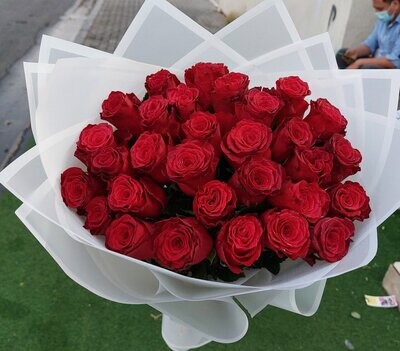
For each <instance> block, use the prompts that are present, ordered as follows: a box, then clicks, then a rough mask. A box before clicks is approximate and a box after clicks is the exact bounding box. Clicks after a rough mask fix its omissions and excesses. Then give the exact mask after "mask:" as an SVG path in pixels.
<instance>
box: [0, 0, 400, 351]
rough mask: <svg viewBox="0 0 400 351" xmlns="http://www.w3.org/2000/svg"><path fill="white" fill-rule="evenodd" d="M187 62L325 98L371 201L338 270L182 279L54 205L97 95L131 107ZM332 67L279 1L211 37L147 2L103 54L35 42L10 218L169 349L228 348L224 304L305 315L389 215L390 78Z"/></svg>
mask: <svg viewBox="0 0 400 351" xmlns="http://www.w3.org/2000/svg"><path fill="white" fill-rule="evenodd" d="M160 24H162V25H160ZM260 38H262V40H261V39H260ZM144 44H145V45H144ZM160 53H162V54H160ZM116 56H123V57H124V58H117V57H116ZM79 57H80V58H79ZM60 59H62V60H60ZM197 61H210V62H224V63H225V64H227V65H228V67H229V68H230V69H231V70H237V71H242V72H245V73H247V74H249V76H250V80H251V84H252V85H253V86H256V85H263V86H273V85H274V84H275V81H276V79H278V78H279V77H281V76H285V75H299V76H300V77H301V78H303V79H305V80H306V81H307V82H309V84H310V88H311V90H312V92H313V96H312V98H317V97H326V98H328V99H329V100H330V101H332V102H333V103H334V104H336V105H337V106H339V107H340V109H341V111H342V112H343V114H344V115H345V116H346V118H348V120H349V126H348V136H349V138H350V140H351V141H352V143H353V144H354V145H355V146H356V147H357V148H359V149H360V150H361V151H362V153H363V163H362V172H360V174H359V176H358V177H359V178H357V180H360V181H361V182H362V183H363V185H365V187H366V189H367V191H368V193H369V194H370V196H371V202H372V208H373V213H372V215H371V218H370V219H369V220H367V221H365V222H363V223H357V226H356V227H357V229H356V235H355V237H354V242H353V243H352V245H351V247H350V251H349V254H348V255H347V256H346V257H345V258H344V259H342V260H341V261H340V262H337V263H334V264H328V263H326V262H325V263H323V262H319V263H317V264H316V265H315V266H314V267H312V268H311V267H309V266H308V265H307V264H306V263H304V262H301V261H294V262H293V261H286V262H285V263H284V264H283V265H282V267H281V272H280V274H279V275H278V276H273V275H272V274H270V273H269V272H267V271H266V270H248V271H247V272H246V276H245V277H244V278H241V279H240V280H238V281H236V282H234V283H225V282H215V281H204V280H198V279H193V278H189V277H185V276H182V275H179V274H177V273H174V272H170V271H168V270H165V269H162V268H160V267H155V266H152V265H150V264H147V263H146V262H141V261H138V260H135V259H133V258H130V257H126V256H122V255H119V254H117V253H114V252H111V251H108V250H107V249H105V247H104V242H103V239H101V238H99V237H95V236H91V235H90V234H89V233H88V232H86V230H84V229H83V228H82V224H83V222H82V219H81V218H79V217H78V216H76V214H75V213H73V211H70V210H69V209H67V208H66V207H65V206H64V205H63V203H62V201H61V199H60V195H59V194H60V192H59V175H60V173H61V172H62V170H63V169H65V168H67V167H69V166H73V165H76V166H79V165H80V163H79V161H77V160H76V159H74V157H73V156H72V155H73V151H74V148H75V141H76V139H77V137H78V135H79V132H80V130H81V129H82V127H83V126H85V125H86V124H87V123H98V122H99V121H100V119H99V108H100V105H101V102H102V101H103V100H104V99H105V98H106V96H107V95H108V93H109V92H110V91H111V90H122V91H134V92H135V93H136V94H137V95H138V96H139V97H142V96H143V95H144V88H143V82H144V79H145V77H146V76H147V75H148V74H150V73H154V72H155V71H157V70H158V69H159V68H160V66H162V67H170V69H171V70H172V71H173V72H174V73H176V74H177V75H178V76H179V77H182V74H183V72H182V71H183V70H184V69H185V68H187V67H189V66H191V65H192V64H194V63H195V62H197ZM140 62H142V63H140ZM336 68H337V67H336V61H335V57H334V53H333V49H332V46H331V45H330V40H329V36H328V35H327V34H323V35H319V36H316V37H313V38H310V39H308V40H305V41H300V38H299V36H298V34H297V32H296V29H295V27H294V25H293V22H292V20H291V19H290V17H289V15H288V12H287V10H286V9H285V7H284V5H283V3H282V1H280V0H269V1H264V2H262V3H260V4H259V5H258V6H256V7H255V8H253V10H251V11H249V12H247V13H246V14H245V15H243V16H241V17H239V18H238V19H237V20H235V21H234V22H232V23H231V24H229V25H228V26H226V27H225V28H223V29H222V30H221V31H219V32H218V33H217V34H216V35H215V36H213V35H212V34H210V33H209V32H208V31H206V30H205V29H204V28H202V27H200V26H199V25H198V24H196V23H195V22H193V21H192V20H191V19H190V18H188V17H187V16H185V15H184V14H183V13H181V12H180V11H179V10H177V9H175V8H174V7H173V6H172V5H171V4H169V3H168V2H166V1H164V0H147V1H146V2H145V4H144V5H143V7H142V8H141V10H140V12H139V13H138V15H137V16H136V17H135V19H134V21H133V22H132V24H131V26H130V27H129V29H128V31H127V32H126V34H125V35H124V37H123V39H122V40H121V42H120V44H119V45H118V47H117V49H116V51H115V54H114V55H111V54H107V53H104V52H101V51H99V50H95V49H91V48H86V47H84V46H81V45H78V44H75V43H70V42H66V41H62V40H59V39H56V38H51V37H44V38H43V40H42V45H41V51H40V56H39V63H38V64H35V63H30V64H25V76H26V82H27V90H28V101H29V108H30V115H31V124H32V130H33V132H34V136H35V140H36V143H37V146H36V147H34V148H33V149H31V150H29V151H28V152H27V153H25V154H24V155H22V156H21V157H20V158H19V159H17V160H16V161H14V162H13V163H12V164H11V165H9V166H8V167H7V168H6V169H5V170H3V171H2V172H1V173H0V182H1V183H2V184H4V185H5V186H6V187H7V188H8V189H9V190H10V191H11V192H12V193H13V194H15V195H16V196H17V197H18V198H19V199H21V200H22V201H23V203H24V204H23V205H22V206H21V207H20V208H19V209H18V211H17V215H18V217H19V218H20V219H21V221H22V222H23V223H24V224H25V225H26V226H27V228H28V229H29V230H30V231H31V232H32V234H33V235H34V236H35V237H36V238H37V239H38V241H39V242H40V243H41V244H42V245H43V247H44V248H45V249H46V250H47V251H48V252H49V254H50V255H51V256H52V257H53V258H54V259H55V261H56V262H57V264H59V265H60V267H61V268H62V269H63V270H64V271H65V272H66V274H67V275H68V276H69V277H70V278H71V279H73V280H75V281H76V282H77V283H78V284H80V285H82V286H83V287H85V288H86V289H88V290H90V291H92V292H93V293H95V294H97V295H99V296H102V297H104V298H106V299H109V300H112V301H116V302H119V303H127V304H142V303H147V304H150V305H151V306H153V307H154V308H156V309H158V310H159V311H161V312H162V313H163V315H164V317H163V325H162V335H163V338H164V340H165V341H166V343H167V344H168V345H169V346H170V347H171V348H173V349H179V350H184V349H189V348H194V347H199V346H201V345H204V344H205V343H207V342H209V341H211V340H215V341H218V342H223V343H227V342H234V341H237V340H239V339H240V338H241V337H242V336H243V335H244V334H245V333H246V331H247V328H248V322H247V317H246V315H245V313H244V312H243V311H242V310H241V308H240V307H239V306H238V305H237V304H236V303H235V300H234V299H233V297H235V298H236V299H237V300H238V301H239V302H240V303H241V305H242V306H243V307H244V308H245V309H246V310H247V311H248V312H249V313H250V314H251V315H252V316H254V315H255V314H256V313H258V312H259V311H261V310H262V309H263V308H265V307H266V306H267V305H274V306H277V307H279V308H282V309H287V310H289V311H292V312H295V313H299V314H302V315H305V316H307V315H312V314H313V313H315V311H316V310H317V308H318V306H319V303H320V300H321V297H322V293H323V290H324V286H325V280H326V279H327V278H330V277H334V276H337V275H340V274H343V273H345V272H348V271H351V270H353V269H356V268H358V267H360V266H362V265H365V264H367V263H368V262H369V261H370V260H371V259H372V258H373V257H374V255H375V253H376V248H377V235H376V226H377V225H378V224H380V223H382V222H383V221H384V220H385V219H386V218H387V217H388V216H389V215H390V214H391V213H392V212H393V211H394V210H395V209H396V208H398V206H399V202H400V201H399V200H400V187H398V186H397V183H395V175H397V174H398V173H399V171H400V162H399V161H400V156H399V155H398V154H399V153H398V150H399V147H400V141H399V140H400V135H399V130H400V129H399V128H398V127H399V125H398V124H396V121H395V118H394V116H395V111H396V109H397V104H398V92H399V87H400V84H399V74H398V73H397V71H395V70H388V71H383V70H380V71H362V70H360V71H337V70H336ZM65 92H68V93H65ZM66 96H68V98H67V99H66V98H65V97H66ZM54 116H57V119H55V118H54ZM397 123H398V122H397Z"/></svg>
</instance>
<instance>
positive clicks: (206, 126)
mask: <svg viewBox="0 0 400 351" xmlns="http://www.w3.org/2000/svg"><path fill="white" fill-rule="evenodd" d="M182 131H183V133H184V134H185V137H186V139H189V140H199V141H206V142H209V143H210V144H211V145H212V146H214V149H215V152H216V153H217V155H220V153H221V146H220V144H221V133H220V130H219V125H218V122H217V118H216V117H215V115H213V114H211V113H208V112H195V113H193V114H192V115H191V116H190V118H189V119H188V120H187V121H186V122H185V123H183V124H182Z"/></svg>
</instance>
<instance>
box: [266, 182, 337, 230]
mask: <svg viewBox="0 0 400 351" xmlns="http://www.w3.org/2000/svg"><path fill="white" fill-rule="evenodd" d="M268 200H269V202H270V203H271V204H272V205H273V206H275V207H279V208H286V209H290V210H293V211H296V212H299V213H300V214H302V215H303V216H304V217H306V219H307V220H308V221H309V222H311V223H315V222H317V221H318V220H319V219H321V218H322V217H324V216H326V214H327V213H328V210H329V204H330V199H329V195H328V193H327V192H326V191H325V190H323V189H321V188H320V187H319V186H318V184H317V183H307V182H306V181H304V180H301V181H300V182H298V183H292V182H290V181H287V182H285V183H284V184H283V185H282V189H281V191H280V192H279V193H278V194H277V195H274V196H270V197H269V198H268Z"/></svg>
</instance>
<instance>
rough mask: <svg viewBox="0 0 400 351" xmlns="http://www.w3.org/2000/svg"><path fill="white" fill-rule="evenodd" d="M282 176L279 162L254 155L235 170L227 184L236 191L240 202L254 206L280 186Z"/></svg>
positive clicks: (276, 190) (275, 191)
mask: <svg viewBox="0 0 400 351" xmlns="http://www.w3.org/2000/svg"><path fill="white" fill-rule="evenodd" d="M283 178H284V172H283V168H282V166H281V165H280V164H278V163H275V162H274V161H271V160H268V159H264V158H262V157H254V158H251V159H250V160H249V161H248V162H246V163H244V164H243V165H242V166H241V167H240V168H238V169H237V170H236V171H235V173H234V174H233V176H232V178H231V179H230V180H229V182H228V184H229V185H230V186H231V187H232V188H233V189H234V190H235V191H236V195H237V197H238V199H239V202H240V203H242V204H244V205H245V206H255V205H258V204H260V203H261V202H263V201H264V200H265V199H266V198H267V196H269V195H271V194H275V193H277V192H278V191H279V190H280V189H281V187H282V182H283Z"/></svg>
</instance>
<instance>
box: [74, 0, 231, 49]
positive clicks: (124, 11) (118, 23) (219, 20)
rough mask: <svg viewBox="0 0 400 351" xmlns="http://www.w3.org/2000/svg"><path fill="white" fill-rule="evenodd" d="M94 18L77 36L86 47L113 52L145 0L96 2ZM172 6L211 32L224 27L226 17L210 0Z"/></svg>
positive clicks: (176, 0)
mask: <svg viewBox="0 0 400 351" xmlns="http://www.w3.org/2000/svg"><path fill="white" fill-rule="evenodd" d="M97 1H98V3H97V4H96V7H95V8H94V10H93V13H94V16H92V18H89V19H88V23H87V25H86V26H84V27H83V28H82V31H81V33H79V35H78V41H79V42H81V43H82V44H84V45H87V46H91V47H94V48H96V49H100V50H103V51H107V52H113V51H114V49H115V48H116V46H117V45H118V42H119V41H120V39H121V38H122V36H123V35H124V33H125V31H126V29H127V28H128V26H129V24H130V23H131V22H132V20H133V18H134V17H135V15H136V13H137V12H138V11H139V9H140V7H141V6H142V4H143V2H144V1H143V0H118V1H109V0H108V1H107V0H97ZM169 2H170V3H171V4H173V5H174V6H175V7H177V8H178V9H180V10H181V11H182V12H184V13H185V14H187V15H188V16H189V17H191V18H192V19H193V20H194V21H196V22H197V23H199V24H200V25H201V26H203V27H204V28H206V29H208V30H209V31H210V32H212V33H215V32H217V31H218V30H219V29H221V28H222V27H223V26H224V25H225V23H226V22H225V16H224V15H222V14H221V13H219V12H217V10H216V8H215V7H214V6H213V5H212V4H211V2H210V1H209V0H169Z"/></svg>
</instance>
